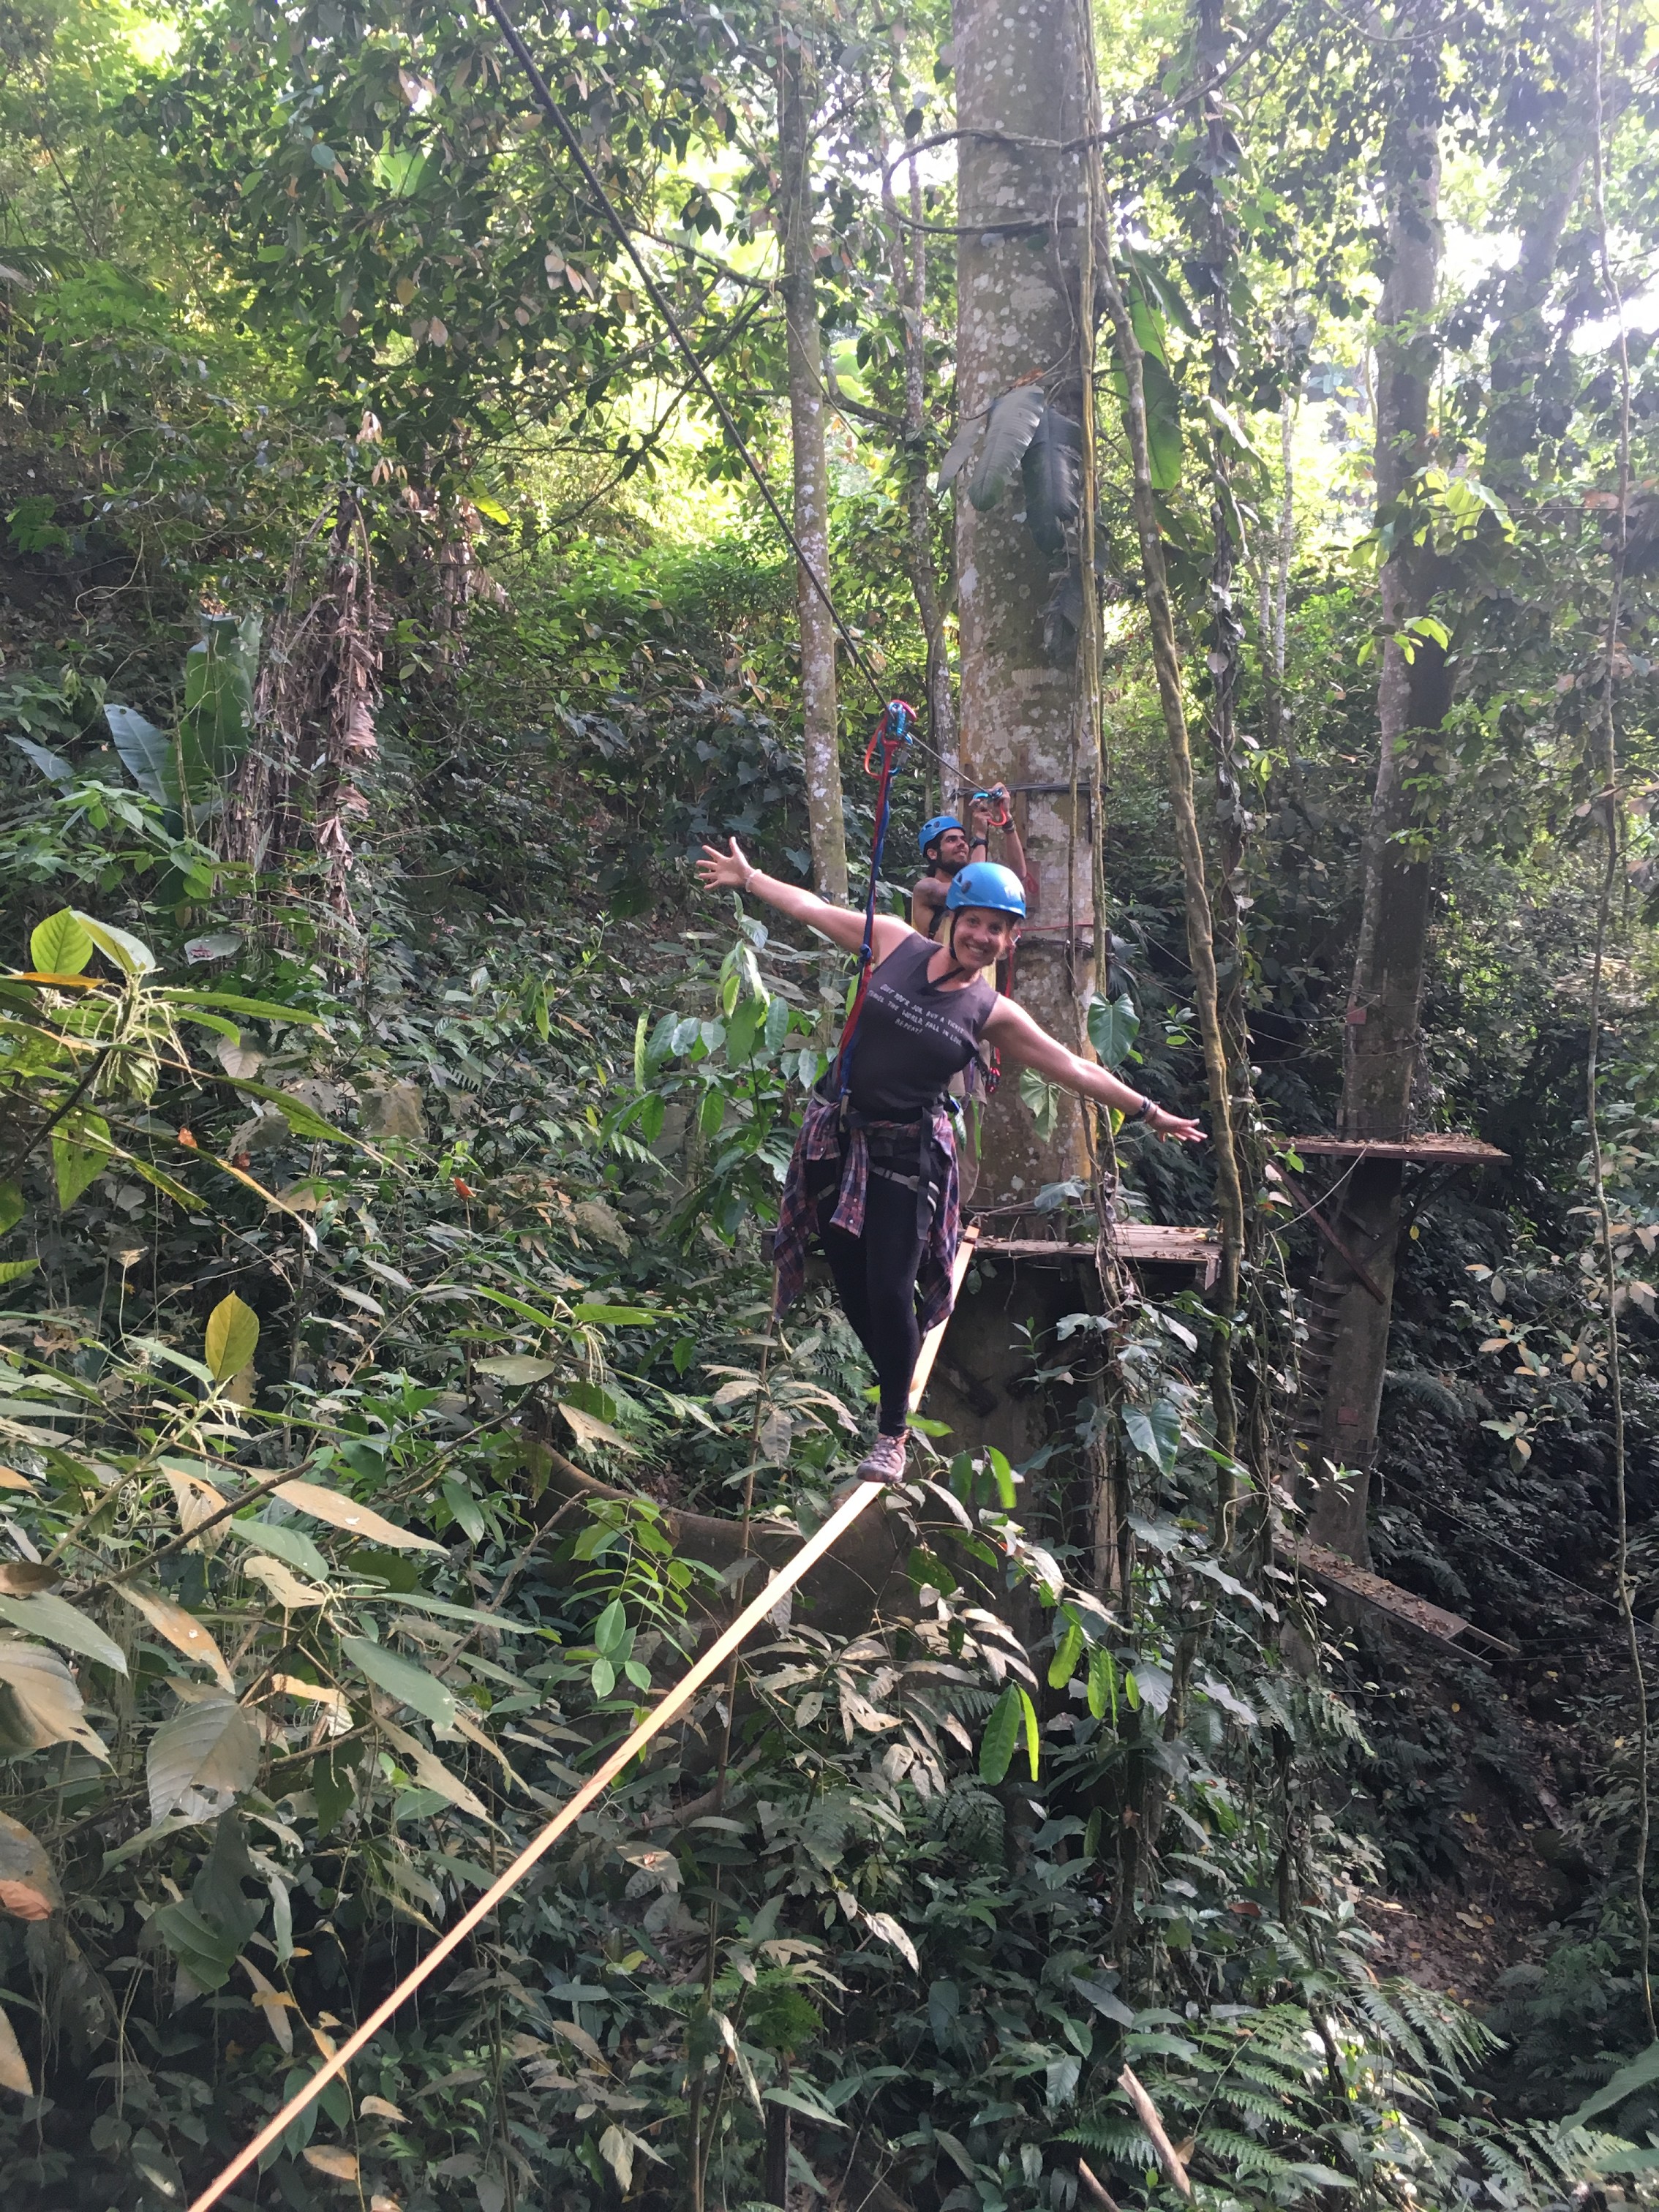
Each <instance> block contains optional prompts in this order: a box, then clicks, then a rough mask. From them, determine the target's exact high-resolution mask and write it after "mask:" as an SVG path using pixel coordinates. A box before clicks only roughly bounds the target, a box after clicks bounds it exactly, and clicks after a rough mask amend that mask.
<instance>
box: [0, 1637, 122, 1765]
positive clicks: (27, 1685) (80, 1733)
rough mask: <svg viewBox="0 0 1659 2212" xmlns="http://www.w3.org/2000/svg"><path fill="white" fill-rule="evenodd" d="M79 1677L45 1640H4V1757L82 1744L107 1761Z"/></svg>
mask: <svg viewBox="0 0 1659 2212" xmlns="http://www.w3.org/2000/svg"><path fill="white" fill-rule="evenodd" d="M85 1711H86V1708H85V1706H84V1705H82V1699H81V1692H79V1690H77V1689H76V1686H75V1677H74V1676H73V1675H72V1674H70V1670H69V1668H67V1667H66V1666H65V1665H64V1662H63V1661H62V1660H61V1659H60V1658H59V1657H58V1654H57V1653H56V1652H55V1651H48V1650H46V1646H45V1645H44V1644H3V1643H0V1756H4V1757H8V1758H16V1757H17V1756H19V1755H20V1754H21V1753H23V1752H28V1751H45V1750H46V1748H47V1747H48V1746H49V1745H52V1744H54V1743H78V1744H79V1745H80V1747H81V1748H82V1750H83V1751H88V1752H90V1753H92V1756H93V1757H94V1759H108V1757H109V1753H108V1752H107V1751H106V1750H105V1748H104V1746H103V1742H102V1740H101V1739H100V1737H99V1735H97V1734H96V1732H95V1731H94V1729H92V1728H91V1727H90V1726H89V1725H88V1723H87V1720H86V1718H85V1717H84V1716H85Z"/></svg>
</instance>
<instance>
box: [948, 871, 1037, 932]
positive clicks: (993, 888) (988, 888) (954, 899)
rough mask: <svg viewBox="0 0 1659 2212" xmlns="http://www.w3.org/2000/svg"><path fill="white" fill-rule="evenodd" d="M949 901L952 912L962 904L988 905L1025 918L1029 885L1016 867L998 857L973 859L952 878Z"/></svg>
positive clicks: (1018, 917)
mask: <svg viewBox="0 0 1659 2212" xmlns="http://www.w3.org/2000/svg"><path fill="white" fill-rule="evenodd" d="M945 906H946V908H947V909H949V911H951V913H955V912H956V910H957V908H959V907H964V906H981V907H987V908H989V909H990V911H991V912H992V913H993V914H1012V915H1014V916H1015V917H1016V918H1017V919H1018V921H1024V919H1025V886H1024V884H1023V883H1021V881H1020V879H1019V878H1018V876H1017V875H1016V874H1015V873H1014V872H1013V870H1012V868H1005V867H1002V866H999V864H998V863H997V862H996V861H995V860H970V861H969V864H968V866H966V867H965V868H958V869H957V872H956V873H955V875H953V876H952V877H951V888H950V890H948V891H946V892H945Z"/></svg>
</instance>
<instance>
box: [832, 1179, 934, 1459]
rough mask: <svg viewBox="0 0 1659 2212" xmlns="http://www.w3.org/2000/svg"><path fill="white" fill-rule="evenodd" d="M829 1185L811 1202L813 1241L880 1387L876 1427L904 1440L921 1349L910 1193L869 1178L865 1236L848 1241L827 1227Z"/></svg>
mask: <svg viewBox="0 0 1659 2212" xmlns="http://www.w3.org/2000/svg"><path fill="white" fill-rule="evenodd" d="M835 1210H836V1188H835V1186H834V1185H833V1184H832V1185H831V1186H830V1188H829V1189H828V1190H827V1191H826V1192H825V1193H824V1194H823V1197H822V1198H821V1199H820V1200H818V1234H819V1236H820V1237H822V1238H823V1255H824V1257H825V1259H826V1260H828V1261H829V1272H830V1273H831V1274H832V1275H833V1276H834V1277H835V1279H836V1297H838V1298H839V1299H840V1300H841V1310H842V1312H843V1313H844V1314H845V1315H846V1316H847V1318H848V1321H849V1322H851V1323H852V1324H853V1333H854V1335H855V1336H856V1337H857V1338H858V1340H859V1342H860V1344H861V1345H862V1346H864V1348H865V1350H866V1352H868V1353H869V1355H870V1359H871V1364H872V1365H873V1367H874V1368H875V1370H876V1380H877V1382H878V1383H879V1384H880V1385H881V1413H880V1417H879V1421H878V1426H879V1427H880V1429H881V1432H882V1434H883V1435H884V1436H889V1437H898V1436H902V1435H903V1433H904V1429H905V1424H906V1421H907V1420H908V1416H909V1411H910V1377H911V1376H912V1375H914V1374H915V1366H916V1355H917V1353H918V1352H920V1351H921V1323H920V1322H918V1321H917V1319H916V1270H917V1269H918V1267H921V1249H922V1245H923V1243H924V1242H925V1241H926V1229H925V1226H924V1227H922V1228H918V1227H917V1225H916V1194H915V1189H914V1188H907V1186H906V1185H905V1184H903V1183H899V1182H888V1180H887V1178H886V1177H885V1176H881V1175H878V1174H875V1173H874V1172H873V1171H872V1174H871V1176H870V1180H869V1182H868V1185H867V1187H866V1193H865V1200H864V1234H863V1236H862V1237H849V1236H848V1233H847V1231H845V1230H844V1229H836V1228H832V1227H831V1226H830V1222H829V1217H830V1215H831V1214H832V1213H833V1212H835Z"/></svg>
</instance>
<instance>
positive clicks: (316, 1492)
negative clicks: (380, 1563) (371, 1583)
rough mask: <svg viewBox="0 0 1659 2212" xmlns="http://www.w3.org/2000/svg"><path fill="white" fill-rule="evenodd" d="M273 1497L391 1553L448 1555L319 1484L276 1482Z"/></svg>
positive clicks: (426, 1537) (366, 1508)
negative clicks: (386, 1548) (389, 1548)
mask: <svg viewBox="0 0 1659 2212" xmlns="http://www.w3.org/2000/svg"><path fill="white" fill-rule="evenodd" d="M276 1495H277V1497H278V1498H281V1499H282V1500H283V1504H286V1505H296V1506H298V1508H299V1510H301V1513H308V1514H310V1516H311V1517H312V1519H313V1521H325V1522H327V1523H328V1525H329V1527H330V1528H343V1529H345V1530H346V1531H347V1533H348V1534H350V1535H353V1536H359V1537H362V1539H363V1540H364V1541H367V1542H368V1543H372V1544H386V1545H389V1546H390V1547H391V1548H392V1550H393V1551H394V1552H436V1553H438V1554H439V1556H440V1557H441V1558H447V1556H448V1555H447V1553H446V1552H445V1550H444V1547H443V1546H442V1545H441V1544H435V1543H434V1542H433V1541H432V1539H431V1537H430V1536H417V1535H416V1534H415V1533H414V1531H413V1530H412V1529H409V1528H398V1525H397V1524H396V1522H392V1521H388V1520H386V1518H385V1516H383V1515H381V1514H379V1513H376V1512H374V1511H373V1510H371V1509H370V1508H369V1507H368V1506H367V1505H359V1504H358V1503H357V1501H356V1498H347V1497H345V1496H344V1495H343V1493H342V1492H339V1491H337V1490H325V1488H324V1487H323V1486H322V1484H321V1483H319V1482H283V1483H279V1484H278V1485H277V1488H276Z"/></svg>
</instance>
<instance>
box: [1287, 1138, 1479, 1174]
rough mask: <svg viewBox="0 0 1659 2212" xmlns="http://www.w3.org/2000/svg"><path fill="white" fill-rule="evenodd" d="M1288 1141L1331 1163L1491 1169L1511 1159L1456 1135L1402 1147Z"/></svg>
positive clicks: (1378, 1142) (1359, 1141) (1374, 1141)
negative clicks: (1429, 1163) (1420, 1162)
mask: <svg viewBox="0 0 1659 2212" xmlns="http://www.w3.org/2000/svg"><path fill="white" fill-rule="evenodd" d="M1285 1143H1286V1145H1287V1146H1289V1148H1290V1150H1291V1152H1302V1153H1304V1154H1306V1153H1312V1154H1314V1155H1315V1156H1316V1158H1320V1159H1327V1160H1363V1159H1365V1158H1371V1159H1374V1160H1434V1161H1438V1162H1439V1164H1441V1165H1442V1166H1443V1167H1449V1166H1457V1165H1466V1166H1469V1167H1489V1166H1491V1165H1492V1163H1493V1162H1494V1161H1497V1160H1506V1159H1508V1158H1509V1154H1508V1153H1507V1152H1499V1151H1498V1147H1497V1146H1496V1145H1489V1144H1487V1143H1486V1140H1485V1139H1484V1138H1481V1137H1466V1136H1463V1135H1461V1134H1459V1133H1456V1132H1455V1131H1448V1132H1431V1133H1430V1134H1429V1135H1427V1136H1424V1137H1407V1138H1405V1139H1402V1140H1401V1142H1400V1143H1398V1144H1391V1143H1388V1142H1386V1141H1384V1139H1382V1138H1376V1137H1287V1138H1286V1139H1285Z"/></svg>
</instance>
